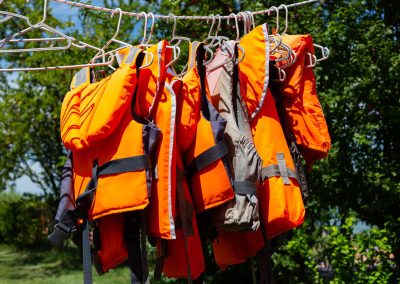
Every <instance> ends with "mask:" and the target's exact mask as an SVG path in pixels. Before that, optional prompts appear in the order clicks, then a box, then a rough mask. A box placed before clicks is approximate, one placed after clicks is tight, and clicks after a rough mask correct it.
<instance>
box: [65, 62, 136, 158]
mask: <svg viewBox="0 0 400 284" xmlns="http://www.w3.org/2000/svg"><path fill="white" fill-rule="evenodd" d="M135 74H136V70H134V71H133V69H132V66H130V65H125V66H123V67H121V68H118V69H117V70H116V71H115V72H114V73H113V74H112V75H110V76H108V77H106V78H104V79H103V80H101V81H99V82H96V83H93V84H90V85H89V86H87V87H86V88H84V89H83V90H82V91H81V92H79V89H81V88H79V87H78V91H76V90H72V91H71V92H69V93H67V95H66V96H65V98H64V102H63V104H62V109H61V138H62V140H63V143H64V145H65V147H66V148H68V149H71V150H73V151H77V150H80V149H84V148H87V147H89V146H91V145H93V144H94V143H96V142H97V141H101V140H103V139H105V138H106V137H107V136H109V135H110V134H112V132H113V131H114V130H115V129H116V128H117V126H118V124H119V123H120V121H121V119H122V117H123V115H124V113H125V110H126V109H127V107H128V106H129V104H128V103H127V101H128V100H129V98H130V95H131V93H132V90H133V89H132V87H134V86H135V84H134V83H135V82H134V80H132V79H131V77H133V76H135Z"/></svg>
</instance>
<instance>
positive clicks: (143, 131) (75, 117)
mask: <svg viewBox="0 0 400 284" xmlns="http://www.w3.org/2000/svg"><path fill="white" fill-rule="evenodd" d="M140 54H141V51H140V50H139V49H136V48H130V49H129V52H128V55H127V56H126V57H125V59H124V61H123V62H122V64H121V66H120V68H118V69H117V70H116V71H115V72H114V73H113V74H112V75H110V76H109V77H107V78H105V79H103V80H101V81H99V82H96V83H93V84H89V83H88V82H89V70H86V69H83V70H82V71H81V72H79V73H78V74H77V76H76V77H75V78H74V80H73V82H72V84H71V86H72V87H73V89H72V90H71V92H69V93H68V94H67V95H66V96H65V98H64V102H63V105H62V110H61V135H62V140H63V142H64V144H65V145H66V147H67V148H69V149H71V150H72V156H73V183H74V186H73V187H74V196H75V197H76V203H77V205H78V206H77V209H76V210H75V211H76V212H78V213H79V215H80V216H75V217H78V218H88V219H91V220H94V219H97V229H98V230H97V232H98V235H97V239H98V240H100V244H101V245H100V246H99V247H98V250H97V252H96V260H97V262H96V263H97V270H98V271H99V272H100V273H104V272H107V271H108V269H110V268H113V267H115V266H117V265H118V264H120V263H122V262H123V261H125V260H126V258H127V256H128V253H127V250H126V247H125V246H124V245H123V244H124V243H125V241H126V240H125V239H124V237H125V218H124V212H127V211H132V210H140V209H143V208H145V207H146V206H147V204H148V203H149V195H150V189H151V178H152V176H151V170H150V168H151V167H150V166H151V162H150V155H151V153H152V152H153V150H154V147H155V144H156V142H157V140H158V136H159V135H160V131H159V130H158V128H157V127H156V126H155V125H154V124H153V123H152V122H150V121H147V120H146V119H143V118H141V117H139V116H138V115H137V114H135V113H134V111H133V106H134V105H135V100H134V97H135V96H136V88H137V79H138V78H137V67H136V60H137V59H138V56H139V55H140ZM88 196H89V197H88ZM90 196H91V197H90ZM80 203H81V204H80ZM82 204H84V205H82ZM79 205H81V206H80V207H79ZM82 207H85V209H84V210H83V209H82ZM85 210H86V211H87V212H83V211H85ZM117 213H118V214H117ZM106 217H107V218H106ZM60 226H61V225H60Z"/></svg>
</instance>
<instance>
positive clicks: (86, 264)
mask: <svg viewBox="0 0 400 284" xmlns="http://www.w3.org/2000/svg"><path fill="white" fill-rule="evenodd" d="M89 231H90V228H89V222H88V221H87V220H85V221H84V224H83V231H82V262H83V283H84V284H92V283H93V276H92V254H91V252H90V239H89Z"/></svg>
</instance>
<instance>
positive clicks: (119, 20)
mask: <svg viewBox="0 0 400 284" xmlns="http://www.w3.org/2000/svg"><path fill="white" fill-rule="evenodd" d="M115 13H119V18H118V24H117V29H116V31H115V34H114V35H113V36H112V38H111V40H113V39H115V38H116V37H117V36H118V34H119V30H120V28H121V22H122V10H121V8H116V9H115V10H113V11H112V12H111V18H112V17H113V16H114V14H115Z"/></svg>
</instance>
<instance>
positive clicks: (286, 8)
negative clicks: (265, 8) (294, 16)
mask: <svg viewBox="0 0 400 284" xmlns="http://www.w3.org/2000/svg"><path fill="white" fill-rule="evenodd" d="M281 7H282V8H283V9H285V30H284V31H283V33H282V34H286V33H287V30H288V27H289V11H288V7H287V5H285V4H281V5H279V7H278V8H279V9H280V8H281Z"/></svg>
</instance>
